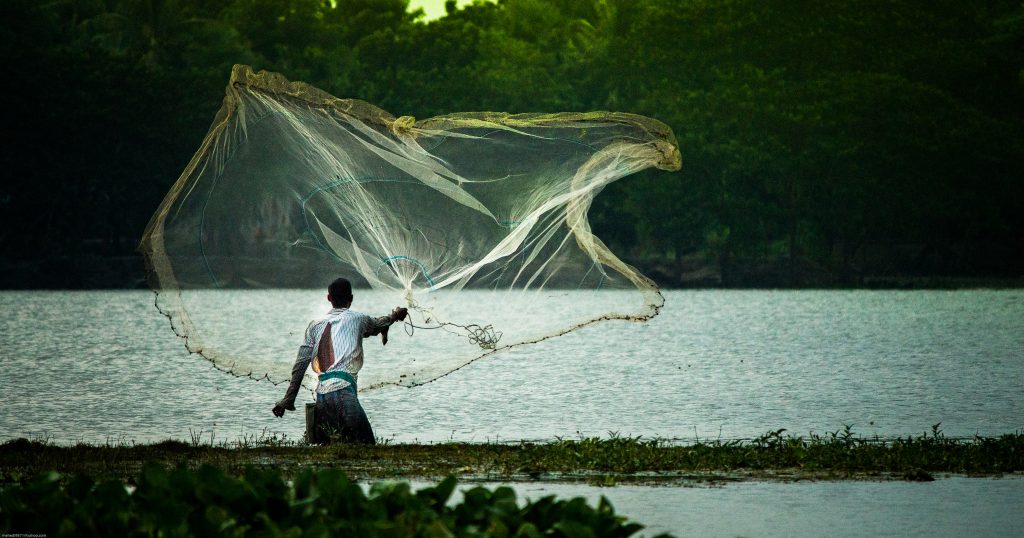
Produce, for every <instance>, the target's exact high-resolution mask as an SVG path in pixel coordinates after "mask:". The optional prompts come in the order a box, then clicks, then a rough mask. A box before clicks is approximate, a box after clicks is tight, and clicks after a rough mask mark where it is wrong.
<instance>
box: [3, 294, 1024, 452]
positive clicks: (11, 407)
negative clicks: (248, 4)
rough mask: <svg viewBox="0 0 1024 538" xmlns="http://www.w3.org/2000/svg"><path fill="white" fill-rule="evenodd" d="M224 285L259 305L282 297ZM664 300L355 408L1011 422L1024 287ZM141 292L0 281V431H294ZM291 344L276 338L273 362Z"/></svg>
mask: <svg viewBox="0 0 1024 538" xmlns="http://www.w3.org/2000/svg"><path fill="white" fill-rule="evenodd" d="M233 293H239V294H249V295H251V296H253V297H255V298H257V299H261V300H263V302H264V303H266V302H267V300H266V297H268V296H274V294H275V293H281V292H273V291H245V292H233ZM294 293H300V292H294ZM322 295H323V294H322V293H320V292H319V291H314V292H308V293H307V294H305V295H300V297H301V298H302V300H307V301H309V303H310V304H309V305H308V306H306V307H304V309H305V310H306V311H310V312H315V311H317V310H321V309H322V307H321V306H320V305H321V303H322V302H323V297H322ZM665 295H666V306H665V308H664V310H663V311H662V313H661V315H659V316H658V317H657V318H655V319H654V320H652V321H650V322H648V323H641V324H637V323H630V322H607V323H604V324H600V325H597V326H593V327H589V328H586V329H583V330H580V331H577V332H575V333H571V334H569V335H567V336H564V337H559V338H555V339H552V340H548V341H545V342H542V343H540V344H536V345H533V346H528V347H524V348H520V349H517V350H513V351H510V352H507V353H504V354H498V355H496V356H494V357H491V358H487V359H483V360H481V361H478V362H476V363H473V364H472V365H470V366H468V367H466V368H464V369H462V370H459V371H457V372H455V373H453V374H451V375H449V376H447V377H445V378H443V379H440V380H438V381H436V382H433V383H430V384H428V385H425V386H422V387H417V388H412V389H409V388H403V387H391V388H383V389H379V390H374V391H370V392H366V393H363V394H362V395H361V399H362V401H363V405H364V407H365V409H366V412H367V414H368V416H369V418H370V421H371V423H372V424H373V426H374V430H375V433H376V434H377V436H378V437H381V438H384V439H390V440H393V441H394V442H412V441H419V442H438V441H446V440H449V439H453V440H462V441H476V442H486V441H495V440H498V441H506V440H518V439H529V440H542V439H552V438H554V437H575V436H578V435H586V436H607V435H608V434H609V432H617V433H618V434H620V435H632V436H638V435H639V436H644V437H646V438H651V437H661V438H669V439H693V438H694V437H699V438H701V439H706V438H719V437H721V438H724V439H731V438H750V437H754V436H758V435H761V434H763V433H765V432H766V431H768V430H776V429H779V428H786V429H787V430H788V432H789V433H792V434H799V435H806V434H807V433H808V432H812V431H813V432H817V433H824V432H827V431H834V430H837V429H841V428H843V426H844V425H847V424H849V425H852V426H853V429H854V432H855V433H858V434H860V435H863V436H874V435H878V436H881V437H893V436H905V435H916V434H920V433H922V432H925V431H930V430H931V427H932V425H933V424H937V423H940V422H941V423H942V426H941V428H942V430H943V431H944V432H945V433H946V434H947V435H950V436H971V435H975V434H978V435H998V434H1002V433H1009V432H1014V431H1020V430H1024V291H1019V290H1011V291H987V290H977V291H908V292H903V291H668V292H666V294H665ZM307 297H308V298H307ZM282 300H288V301H291V302H294V300H295V296H284V298H283V299H282ZM358 300H359V299H358V298H357V301H358ZM152 302H153V296H152V294H151V293H149V292H146V291H87V292H49V291H47V292H40V291H30V292H0V350H2V351H0V357H2V359H0V360H2V364H3V369H2V370H0V393H2V394H3V399H4V411H3V414H2V415H0V439H9V438H14V437H30V438H31V437H44V438H49V439H51V440H52V441H55V442H61V443H70V442H76V441H88V442H104V441H107V440H124V441H130V440H134V441H139V442H146V441H155V440H162V439H167V438H175V439H185V440H187V439H189V435H190V431H191V432H198V431H202V432H203V435H204V436H206V437H209V436H210V435H212V436H213V438H214V440H215V441H221V440H231V439H236V438H238V437H239V436H240V435H254V434H256V435H258V434H262V433H264V432H266V434H267V435H272V434H276V435H279V436H281V435H283V436H286V437H287V438H289V439H299V438H301V437H302V433H303V429H304V422H303V419H302V417H301V416H300V414H298V413H292V414H288V415H286V417H285V418H283V419H275V418H274V417H273V416H272V415H271V413H270V408H271V407H272V406H273V404H274V402H275V401H276V400H277V399H279V398H280V397H281V395H282V394H283V392H284V387H283V386H273V385H271V384H269V383H266V382H254V381H252V380H249V379H245V378H236V377H232V376H230V375H227V374H224V373H222V372H219V371H217V370H215V369H214V368H213V367H212V366H211V365H210V363H209V362H207V361H205V360H204V359H202V358H201V357H199V356H198V355H190V354H188V353H187V352H186V351H185V349H184V346H183V345H182V340H181V339H179V338H177V337H176V336H175V335H174V334H173V332H172V331H171V329H170V327H169V323H168V322H167V320H166V318H164V317H163V316H162V315H160V313H159V312H157V310H156V309H155V308H154V307H153V304H152ZM323 305H324V306H326V303H323ZM354 307H355V308H357V309H359V308H361V307H365V310H366V311H369V312H376V311H378V310H379V311H381V312H384V311H387V310H389V309H390V305H382V306H381V307H377V305H373V304H367V305H360V304H359V303H358V302H357V304H356V305H354ZM375 307H377V308H375ZM254 315H261V316H262V315H266V316H271V317H273V316H274V315H275V311H274V309H272V308H267V309H264V310H263V311H261V312H260V313H259V314H254ZM293 317H294V316H293ZM243 321H244V320H243ZM297 322H298V324H299V326H304V325H305V323H306V320H305V319H300V320H297ZM282 323H284V320H282ZM294 323H295V320H292V322H291V324H293V325H294ZM243 326H244V324H243ZM300 338H301V337H300V336H294V335H293V336H288V335H287V334H285V335H284V336H282V337H281V338H280V340H281V349H284V350H287V351H285V352H284V353H287V356H286V357H285V358H284V359H283V360H284V361H286V362H290V361H291V357H293V355H294V351H293V350H292V349H293V348H295V347H297V345H298V343H299V340H300ZM419 338H421V336H420V333H417V334H416V335H414V336H412V337H409V336H407V335H405V334H404V333H403V332H402V331H400V330H393V331H392V342H391V343H389V344H388V347H386V348H381V346H380V344H379V343H377V342H376V341H373V342H370V341H368V344H367V347H366V366H365V367H364V372H367V371H368V370H372V369H373V368H374V366H375V363H374V361H375V359H378V358H380V359H381V360H382V361H383V360H384V359H385V358H386V357H387V354H389V353H400V352H403V351H404V352H409V350H413V349H416V342H417V341H418V340H417V339H419ZM432 353H443V351H436V350H435V351H432ZM429 358H430V357H425V360H428V359H429ZM305 401H311V398H310V395H309V392H308V391H303V393H302V394H301V395H300V398H299V402H298V403H299V404H301V403H302V402H305Z"/></svg>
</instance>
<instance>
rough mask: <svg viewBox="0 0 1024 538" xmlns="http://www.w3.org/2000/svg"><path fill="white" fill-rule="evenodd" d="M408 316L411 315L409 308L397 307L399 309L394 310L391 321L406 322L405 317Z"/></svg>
mask: <svg viewBox="0 0 1024 538" xmlns="http://www.w3.org/2000/svg"><path fill="white" fill-rule="evenodd" d="M408 314H409V309H408V308H402V307H401V306H397V307H395V309H394V310H392V311H391V319H393V320H395V321H404V320H405V316H407V315H408Z"/></svg>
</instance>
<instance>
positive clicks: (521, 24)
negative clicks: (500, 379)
mask: <svg viewBox="0 0 1024 538" xmlns="http://www.w3.org/2000/svg"><path fill="white" fill-rule="evenodd" d="M406 6H407V4H406V2H405V1H404V0H374V1H371V0H333V1H325V0H287V1H282V0H216V1H210V0H202V1H199V0H162V1H155V0H112V1H98V0H97V1H55V2H36V1H34V0H6V1H5V2H3V3H2V6H0V21H3V22H2V23H0V24H2V25H3V32H0V45H2V46H0V58H2V60H3V65H4V66H5V67H6V69H7V70H8V72H9V73H10V74H11V76H10V79H11V83H10V84H8V96H9V98H8V100H7V102H8V103H9V104H10V106H11V110H10V111H9V118H8V124H9V125H10V126H12V128H11V136H10V137H9V140H8V143H7V144H6V146H5V149H4V154H3V155H4V157H3V159H4V161H3V168H4V170H5V173H6V179H5V181H4V182H3V184H2V185H0V285H4V286H32V285H46V286H56V287H77V286H90V285H98V284H104V283H105V284H108V285H131V284H132V282H131V278H136V279H138V280H139V281H141V278H142V272H141V265H140V264H136V265H135V266H132V267H135V269H134V270H135V272H134V273H132V272H131V271H132V270H131V269H124V268H122V269H119V270H118V271H113V269H111V268H112V267H114V265H111V264H109V263H108V264H107V265H106V266H104V265H103V264H102V263H99V262H95V260H96V259H97V257H99V258H101V259H108V260H109V259H113V258H112V257H117V256H128V255H130V254H131V252H132V250H133V248H134V245H135V243H136V241H137V239H138V237H139V236H140V235H141V232H142V229H143V227H144V225H145V223H146V221H147V220H148V218H149V216H150V215H151V214H152V212H153V210H154V208H155V207H156V206H157V204H158V202H159V200H160V199H161V198H162V196H163V195H164V193H165V192H166V191H167V189H168V187H169V186H170V185H171V183H172V182H173V181H174V180H175V179H176V177H177V175H178V174H179V173H180V171H181V170H182V169H183V168H184V166H185V163H186V162H187V161H188V159H189V158H190V156H191V155H192V154H193V152H194V151H195V150H196V148H197V147H198V145H199V142H200V140H201V139H202V137H203V134H204V133H205V131H206V129H207V128H208V126H209V124H210V122H211V120H212V118H213V115H214V113H215V111H216V110H217V109H218V107H219V106H220V100H221V97H222V95H223V90H222V89H223V87H224V84H225V83H226V81H227V78H228V74H229V71H230V67H231V65H232V64H234V63H248V64H251V65H253V66H254V67H256V68H259V69H269V70H273V71H278V72H281V73H283V74H285V75H286V76H288V77H289V78H290V79H292V80H303V81H306V82H309V83H311V84H314V85H316V86H318V87H321V88H323V89H325V90H327V91H329V92H331V93H333V94H335V95H338V96H341V97H356V98H360V99H364V100H366V101H369V102H372V103H374V104H377V105H379V106H381V107H382V108H384V109H386V110H389V111H390V112H392V113H394V114H396V115H415V116H417V117H421V118H422V117H427V116H432V115H436V114H442V113H448V112H456V111H473V110H499V111H508V112H528V111H529V112H534V111H536V112H542V111H563V110H577V111H578V110H602V109H604V110H619V111H626V112H633V113H639V114H645V115H649V116H652V117H655V118H658V119H661V120H662V121H665V122H666V123H668V124H669V125H670V126H671V127H672V128H673V129H674V131H675V133H676V135H677V137H678V139H679V143H680V146H681V148H682V153H683V159H684V162H683V171H682V172H681V173H677V174H666V173H658V172H647V173H644V174H641V175H640V176H638V177H632V178H627V179H625V180H623V181H620V182H617V183H615V184H613V185H611V186H610V187H609V188H608V189H606V191H605V192H604V193H602V194H601V196H600V197H599V198H598V199H597V200H596V202H595V204H594V206H593V208H592V209H591V218H592V221H593V224H594V229H595V231H596V233H598V235H599V236H600V237H602V239H604V240H605V242H606V243H608V244H609V245H610V246H611V247H612V249H613V250H615V251H616V252H619V253H621V254H622V255H623V256H624V258H626V259H627V260H630V261H632V262H633V263H636V264H638V265H640V266H641V268H643V269H644V270H645V271H646V272H648V273H650V274H651V275H652V276H654V277H655V278H656V279H658V280H659V281H660V283H662V284H666V285H673V284H686V285H693V284H709V285H718V284H724V285H809V284H810V285H832V284H844V285H887V283H895V284H899V283H900V282H905V280H900V279H905V278H919V277H943V278H963V277H986V278H989V279H995V280H989V281H987V282H993V281H994V282H1004V281H1003V280H1001V279H1006V278H1019V277H1020V276H1021V275H1022V274H1024V212H1022V211H1020V209H1021V208H1020V201H1021V200H1022V199H1024V181H1022V179H1024V107H1021V106H1020V103H1021V102H1024V6H1022V5H1021V2H1020V1H1019V0H984V1H981V2H971V3H966V4H965V3H964V2H957V1H953V0H891V1H887V2H850V1H845V0H821V1H813V2H812V1H791V0H768V1H765V0H725V1H722V0H713V1H712V0H684V1H676V0H635V1H634V0H502V1H499V2H497V3H492V2H480V3H476V4H473V5H470V6H468V7H465V8H463V9H459V10H456V9H454V7H452V9H450V12H449V14H448V16H446V17H443V18H441V19H438V20H435V21H431V22H429V23H426V22H424V21H423V20H422V18H420V17H418V16H417V14H415V13H413V14H410V13H407V12H406ZM55 257H56V258H59V259H61V260H65V263H59V262H58V261H57V260H55V259H54V258H55ZM102 257H107V258H102ZM68 258H71V259H74V260H77V263H74V264H69V263H66V260H67V259H68ZM40 260H44V262H43V263H39V261H40ZM90 260H92V261H90ZM93 266H96V267H100V266H103V267H107V269H108V272H110V271H113V273H116V274H114V276H113V277H111V276H110V275H107V276H106V277H104V276H103V275H102V274H100V273H102V272H103V271H102V270H101V269H98V268H97V269H90V268H91V267H93ZM69 267H76V269H74V270H72V271H71V272H70V273H69V272H68V271H69V269H68V268H69ZM125 267H129V266H128V265H126V266H125ZM12 268H13V269H12ZM942 282H944V283H949V282H956V280H942Z"/></svg>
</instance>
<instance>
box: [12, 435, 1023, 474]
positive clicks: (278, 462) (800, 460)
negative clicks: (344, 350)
mask: <svg viewBox="0 0 1024 538" xmlns="http://www.w3.org/2000/svg"><path fill="white" fill-rule="evenodd" d="M146 462H155V463H157V464H160V465H162V466H163V467H166V468H172V467H178V466H186V467H189V468H198V467H199V466H201V465H211V466H214V467H217V468H220V469H224V470H226V471H228V472H235V473H237V472H239V471H241V469H243V468H244V467H246V466H258V467H273V468H274V469H276V470H278V471H279V472H280V473H282V474H283V476H286V477H291V476H294V475H296V474H297V473H298V472H300V471H301V470H303V469H306V468H309V467H314V468H333V469H338V470H341V471H344V472H345V473H346V474H347V475H348V476H350V477H352V478H354V479H357V480H367V479H377V478H426V479H431V478H440V477H444V476H448V475H456V476H459V477H461V478H462V479H463V480H579V481H587V482H591V483H597V484H600V485H614V484H616V483H620V482H637V481H639V482H654V481H669V482H671V481H680V480H682V481H687V480H689V481H693V480H696V481H701V480H723V479H727V480H742V479H747V478H755V479H773V478H774V479H799V478H864V477H879V478H898V479H912V480H928V479H930V478H931V475H932V473H965V474H978V475H998V474H1003V473H1017V472H1022V471H1024V434H1022V433H1013V434H1006V435H1002V436H999V437H975V438H970V439H962V438H948V437H946V436H944V435H943V434H942V432H941V431H940V430H939V429H938V428H937V427H936V428H934V429H933V431H932V432H931V433H926V434H922V435H919V436H916V437H914V436H908V437H906V438H897V439H873V438H862V437H859V436H856V435H854V434H853V433H852V432H851V431H850V430H849V428H847V429H846V430H840V431H836V432H833V433H830V434H826V435H810V436H807V437H803V436H788V435H784V430H779V431H775V432H769V433H767V434H765V435H763V436H761V437H759V438H756V439H751V440H741V441H709V442H694V443H688V444H678V443H669V442H666V441H662V440H644V439H641V438H627V437H612V438H609V439H598V438H580V439H571V440H557V441H554V442H550V443H541V444H535V443H519V444H469V443H444V444H431V445H406V444H396V445H377V446H352V445H332V446H307V445H301V444H293V443H280V442H276V441H275V440H273V439H271V440H260V441H256V442H239V443H234V444H222V445H220V446H211V445H208V444H202V443H200V442H198V441H197V442H194V443H183V442H179V441H166V442H163V443H157V444H146V445H133V444H108V445H101V446H98V445H75V446H57V445H53V444H49V443H41V442H32V441H28V440H24V439H19V440H15V441H8V442H6V443H4V444H3V445H0V480H2V481H3V482H4V483H11V482H18V481H20V480H22V479H23V478H24V477H28V476H32V475H34V474H37V473H39V472H43V471H57V472H59V473H62V474H75V473H85V474H89V475H91V476H99V477H111V478H118V479H122V480H128V479H130V478H131V477H133V476H136V475H137V474H138V473H139V472H140V470H141V469H142V466H143V464H144V463H146Z"/></svg>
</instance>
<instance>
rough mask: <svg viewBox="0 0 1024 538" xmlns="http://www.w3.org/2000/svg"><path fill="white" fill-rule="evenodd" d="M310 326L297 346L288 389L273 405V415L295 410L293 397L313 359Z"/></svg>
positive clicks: (296, 394)
mask: <svg viewBox="0 0 1024 538" xmlns="http://www.w3.org/2000/svg"><path fill="white" fill-rule="evenodd" d="M312 328H313V327H312V326H310V327H309V329H307V330H306V333H307V336H306V342H305V343H303V344H302V345H301V346H299V352H298V354H297V355H296V356H295V364H293V365H292V380H291V382H290V383H288V390H287V391H285V393H284V398H282V399H281V401H279V402H277V404H276V405H275V406H274V409H273V410H272V411H273V412H274V416H278V417H280V416H284V412H285V410H288V411H295V397H296V396H298V394H299V387H301V386H302V378H303V377H305V375H306V368H309V362H310V361H311V360H313V344H312V343H311V342H310V338H309V332H310V331H311V330H312Z"/></svg>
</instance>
